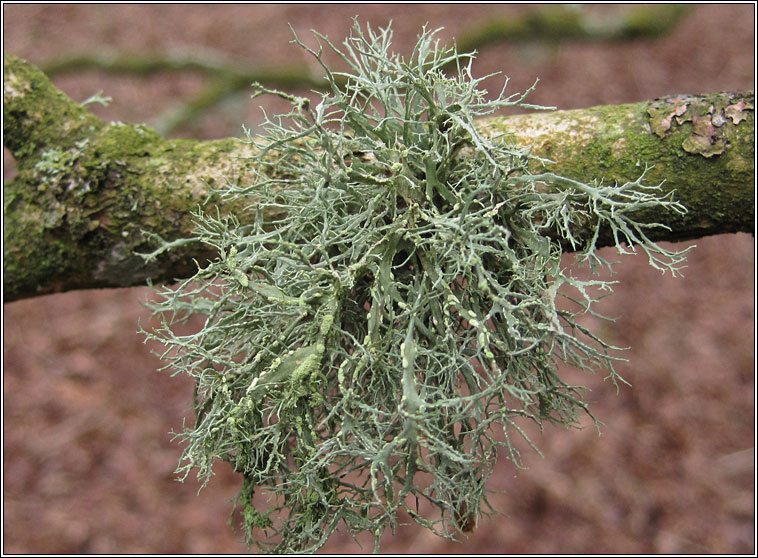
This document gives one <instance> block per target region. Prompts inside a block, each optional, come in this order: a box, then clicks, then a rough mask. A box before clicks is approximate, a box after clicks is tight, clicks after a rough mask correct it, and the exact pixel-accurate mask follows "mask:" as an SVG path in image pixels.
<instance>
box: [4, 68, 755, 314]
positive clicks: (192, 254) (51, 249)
mask: <svg viewBox="0 0 758 558" xmlns="http://www.w3.org/2000/svg"><path fill="white" fill-rule="evenodd" d="M3 96H4V106H3V113H4V134H5V145H6V147H7V148H8V149H9V150H10V151H11V153H12V154H13V156H14V157H15V158H16V161H17V166H18V175H17V176H16V178H14V179H13V180H12V181H10V182H9V183H7V184H5V188H4V192H3V211H4V218H5V222H4V231H3V235H4V236H3V238H4V243H5V245H4V260H3V270H4V300H5V302H8V301H13V300H18V299H21V298H26V297H31V296H38V295H42V294H47V293H53V292H62V291H67V290H73V289H83V288H108V287H127V286H133V285H144V284H145V283H146V281H148V280H150V281H153V282H160V281H170V280H172V279H174V278H180V277H186V276H187V275H188V274H191V273H193V272H194V270H195V269H196V267H195V263H194V261H193V258H195V259H197V260H198V261H202V260H203V259H204V258H207V257H213V256H214V255H213V254H209V253H207V252H203V251H202V249H201V247H198V246H192V245H187V246H184V247H182V248H180V249H177V250H174V251H171V252H169V253H166V254H164V255H162V256H161V257H159V258H157V259H156V260H155V261H154V262H152V263H151V264H149V265H145V264H144V262H143V260H142V258H140V257H139V256H136V255H135V253H137V252H142V253H144V252H150V251H152V250H153V249H154V248H155V246H154V245H151V242H150V240H149V238H150V237H149V236H145V233H149V235H150V234H152V235H157V236H160V237H161V238H163V239H165V240H173V239H177V238H182V237H186V236H188V235H189V233H190V231H191V229H192V226H193V224H192V212H193V211H194V210H195V209H197V207H198V205H200V204H204V205H205V210H206V211H207V210H215V209H214V208H215V207H216V206H215V203H214V199H213V197H212V195H211V192H212V189H213V187H214V186H217V185H219V184H222V183H224V182H225V181H231V182H234V183H242V182H247V181H249V180H251V175H250V170H251V169H250V163H249V160H248V159H246V158H247V157H250V156H251V155H252V154H253V152H252V151H251V148H250V146H249V145H247V144H245V143H244V142H242V141H239V140H236V139H226V140H218V141H193V140H166V139H164V138H163V137H161V136H160V135H158V134H157V133H156V132H154V131H152V130H150V129H148V128H146V127H144V126H140V125H131V124H123V123H120V122H116V123H113V122H111V123H107V122H105V121H103V120H102V119H100V118H98V117H96V116H94V115H93V114H91V113H90V112H89V111H87V110H86V109H85V108H84V107H82V105H80V104H78V103H76V102H74V101H72V100H71V99H69V98H68V97H66V96H65V95H64V94H63V93H61V92H60V91H59V90H57V89H56V88H55V87H54V85H53V84H52V83H51V82H50V80H49V79H48V78H47V77H46V76H45V75H44V74H43V73H42V72H41V71H39V70H38V69H37V68H35V67H34V66H32V65H31V64H28V63H27V62H25V61H23V60H20V59H18V58H15V57H13V56H10V55H7V54H6V55H5V57H4V92H3ZM754 115H755V111H754V94H753V92H748V93H715V94H711V95H703V96H677V97H667V98H664V99H658V100H655V101H652V102H642V103H635V104H629V105H618V106H601V107H594V108H590V109H580V110H573V111H556V112H550V113H540V114H529V115H519V116H511V117H499V118H493V119H488V120H483V121H482V122H481V127H482V130H483V131H484V132H485V133H492V134H503V133H505V134H506V136H505V137H504V139H503V141H513V142H516V143H518V144H520V145H524V146H527V145H531V146H533V153H534V154H535V155H539V156H540V157H544V158H548V159H550V160H551V161H554V162H551V163H549V164H547V165H546V166H547V168H548V169H549V170H551V171H553V172H556V173H559V174H563V175H565V176H569V177H573V178H577V179H582V180H585V181H588V180H592V179H593V178H602V179H604V180H607V181H630V180H635V179H636V178H638V177H639V175H640V174H641V172H642V170H643V168H644V165H648V166H652V167H653V168H652V169H651V170H650V172H649V174H648V181H649V182H650V183H657V182H661V181H663V180H665V181H666V182H665V184H664V188H665V189H667V190H671V189H675V190H676V192H677V193H676V198H677V199H678V200H679V201H681V202H682V203H683V204H684V205H685V206H687V207H688V208H689V210H690V211H689V213H688V214H687V215H685V216H678V215H674V214H665V215H661V214H651V215H645V216H644V219H645V220H646V221H648V222H662V223H665V224H666V225H667V226H669V227H670V229H671V230H670V231H665V230H661V231H658V232H656V231H651V232H653V233H656V235H657V236H653V235H652V234H651V237H653V238H657V239H664V240H682V239H689V238H695V237H700V236H706V235H711V234H720V233H730V232H740V231H741V232H753V231H754V215H755V207H754V206H755V202H754V190H753V185H754V129H755V116H754ZM537 164H538V163H536V162H535V169H534V170H535V171H541V170H544V169H537V168H536V165H537ZM219 209H220V210H222V211H224V212H230V211H234V210H235V208H234V207H232V206H229V205H225V206H224V207H222V208H219Z"/></svg>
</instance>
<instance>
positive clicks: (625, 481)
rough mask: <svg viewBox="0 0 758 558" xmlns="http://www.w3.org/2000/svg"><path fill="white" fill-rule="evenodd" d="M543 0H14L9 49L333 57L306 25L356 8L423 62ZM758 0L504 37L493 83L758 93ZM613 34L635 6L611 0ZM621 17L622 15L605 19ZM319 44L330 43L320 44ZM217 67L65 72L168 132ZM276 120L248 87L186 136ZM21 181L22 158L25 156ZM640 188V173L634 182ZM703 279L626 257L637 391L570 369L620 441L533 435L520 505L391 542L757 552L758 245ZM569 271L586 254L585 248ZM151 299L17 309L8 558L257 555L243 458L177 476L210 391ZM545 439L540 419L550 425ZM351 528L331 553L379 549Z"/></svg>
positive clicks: (616, 331)
mask: <svg viewBox="0 0 758 558" xmlns="http://www.w3.org/2000/svg"><path fill="white" fill-rule="evenodd" d="M539 8H540V6H539V5H525V6H519V5H497V4H488V5H477V4H465V5H458V4H440V5H434V4H423V5H402V4H401V5H355V6H350V5H313V4H300V5H287V4H275V5H178V4H174V5H88V4H77V5H33V4H30V5H12V4H5V5H4V7H3V15H4V23H3V32H4V45H3V46H4V48H5V49H6V51H8V52H10V53H12V54H14V55H16V56H20V57H22V58H25V59H27V60H29V61H30V62H33V63H35V64H38V65H45V64H47V63H50V62H52V61H54V60H56V59H58V58H59V57H61V56H63V55H66V54H71V53H78V52H101V51H103V50H105V49H107V50H115V51H123V52H137V53H164V54H165V53H167V52H170V53H184V54H186V53H189V52H198V51H204V52H205V51H212V52H214V53H219V54H222V55H224V56H225V57H226V58H228V59H230V60H234V61H237V62H238V63H242V64H247V65H249V66H250V67H257V66H267V67H270V66H276V65H280V64H299V65H304V64H307V65H310V67H311V68H313V70H314V71H316V68H315V67H314V66H313V63H312V61H310V60H309V59H308V57H307V56H306V55H305V54H304V53H303V52H302V51H301V50H300V49H298V48H297V47H295V46H293V45H291V44H289V41H290V39H291V33H290V30H289V28H288V26H287V24H288V23H291V24H292V26H293V27H294V28H295V30H296V31H297V32H298V34H299V35H300V37H301V38H303V39H305V40H307V41H310V40H311V35H310V34H309V30H310V29H311V28H314V29H317V30H319V31H320V32H322V33H324V34H327V35H329V37H330V38H332V39H333V40H334V41H335V42H336V41H340V40H341V39H342V37H344V36H345V34H346V33H347V32H348V30H349V27H350V25H351V17H352V16H353V15H356V14H358V15H360V17H361V21H362V22H365V21H369V22H371V24H372V25H373V26H383V25H385V24H386V23H387V22H388V21H389V20H390V19H392V20H393V28H394V29H395V45H396V48H397V50H399V51H403V52H407V49H409V48H410V47H411V46H412V45H413V43H414V41H415V37H416V35H417V33H418V32H419V30H420V28H421V26H422V25H423V24H424V23H426V22H429V24H430V26H431V27H435V28H436V27H440V26H444V27H445V30H444V31H443V32H442V33H441V37H442V38H443V39H444V40H450V39H452V38H453V37H458V36H460V34H462V33H463V32H464V31H466V30H469V29H472V28H475V27H476V26H477V25H478V24H481V23H486V22H488V21H490V20H492V19H494V18H501V17H504V18H512V19H516V18H518V17H521V16H522V15H523V14H525V13H527V12H529V11H534V10H537V9H539ZM754 8H755V6H754V5H753V4H731V5H730V4H725V5H708V4H699V5H693V6H692V7H691V10H690V11H689V13H688V14H687V15H686V16H685V17H684V18H683V19H682V20H681V21H680V22H679V23H678V24H677V25H676V26H675V27H674V28H673V29H672V30H671V31H670V32H668V33H667V34H665V36H663V37H660V38H639V39H635V40H627V41H623V42H596V41H565V42H543V41H520V42H518V43H510V44H501V45H493V46H488V47H487V48H485V49H483V52H482V54H481V55H480V57H479V58H478V63H476V64H475V66H474V69H475V72H476V73H478V74H479V75H483V74H485V73H489V72H492V71H503V72H504V73H505V74H507V75H509V76H510V77H511V78H512V79H511V88H512V91H514V92H515V91H521V90H523V89H525V88H526V87H528V86H529V85H531V84H532V82H533V81H534V79H535V78H537V77H539V78H540V85H539V86H538V88H537V91H536V92H535V93H534V95H533V96H532V97H531V101H532V102H535V103H541V104H547V105H556V106H557V107H558V108H562V109H567V108H579V107H588V106H592V105H597V104H609V103H613V104H615V103H624V102H635V101H641V100H648V99H653V98H655V97H657V96H662V95H668V94H676V93H705V92H712V91H719V90H744V89H753V88H754V67H755V66H754V64H755V61H754V56H753V53H754V46H755V37H754V21H755V15H754ZM578 9H581V10H584V12H585V13H584V14H583V16H587V17H593V18H596V19H597V21H605V22H606V23H611V24H612V22H613V21H614V18H616V19H617V18H619V17H621V16H622V15H623V13H624V10H626V9H629V7H628V6H621V5H614V6H601V5H588V6H584V7H582V8H578ZM603 18H605V19H603ZM310 44H312V42H310ZM207 79H208V78H207V77H206V76H203V75H202V74H198V73H195V72H190V71H187V72H172V73H161V74H157V75H151V76H147V77H136V76H132V75H124V74H106V73H103V72H100V71H96V70H82V71H77V72H73V73H65V74H60V75H58V76H57V77H55V79H54V81H55V83H56V84H57V85H58V86H59V87H60V88H61V89H62V90H63V91H65V92H66V93H67V94H69V95H70V96H72V97H73V98H74V99H76V100H80V101H81V100H83V99H86V98H87V97H89V96H90V95H92V94H94V93H95V92H97V91H99V90H103V91H104V94H105V95H107V96H111V97H113V102H112V103H111V105H110V106H108V107H107V108H104V107H101V106H99V105H93V106H92V107H93V108H92V110H93V111H94V112H96V113H97V114H100V115H101V116H103V117H104V118H107V119H110V120H121V121H125V122H148V123H149V122H150V121H151V119H153V118H155V117H156V116H158V115H160V114H162V113H164V112H165V111H167V110H170V109H172V108H175V107H176V106H177V103H178V102H179V101H180V100H182V99H188V98H191V97H192V96H193V95H196V94H197V93H198V92H200V91H202V89H203V87H204V86H205V85H206V84H207ZM259 121H260V109H259V108H258V105H257V100H256V102H251V101H250V100H249V94H248V93H243V94H240V95H237V96H234V97H231V98H228V99H226V100H225V101H224V102H223V103H222V104H221V105H220V106H218V107H216V108H215V109H214V110H212V111H210V112H208V113H207V114H206V115H205V116H203V117H202V118H201V119H199V120H198V121H197V122H195V123H194V124H192V125H189V126H185V127H183V128H181V129H178V130H176V131H175V132H174V133H173V135H174V136H184V137H196V138H214V137H227V136H240V135H241V124H242V123H245V124H247V125H248V126H253V127H254V126H255V125H256V123H258V122H259ZM5 159H6V163H8V164H6V171H5V176H6V178H7V177H8V176H10V175H12V172H13V170H12V160H10V161H9V159H8V156H7V154H6V157H5ZM630 178H636V177H630ZM696 244H697V245H698V247H697V249H696V250H694V251H693V252H692V255H691V256H690V259H689V267H688V268H687V269H686V270H685V277H684V278H677V279H672V278H670V277H661V275H660V274H659V273H658V272H655V271H654V270H652V269H650V268H648V266H647V262H646V260H645V258H644V257H626V258H623V261H622V263H621V264H620V265H619V266H617V275H616V276H615V279H617V280H619V281H620V284H619V285H617V287H616V288H615V294H614V296H612V297H610V298H609V299H606V300H605V301H604V303H603V305H602V310H603V311H604V313H606V314H607V315H610V316H616V317H618V320H617V321H616V322H615V323H612V324H596V326H597V327H601V329H602V333H603V334H604V335H605V337H606V338H607V339H608V340H610V341H611V342H613V343H614V344H616V345H621V346H630V347H631V350H629V351H627V352H625V354H624V356H625V357H626V358H628V359H629V362H628V363H623V364H622V365H621V366H620V367H619V371H620V372H621V373H622V375H623V376H624V377H625V378H626V379H627V380H629V381H630V382H631V384H632V387H631V388H630V387H622V389H621V390H620V392H619V393H618V394H616V391H615V389H614V387H613V386H612V385H611V384H609V383H608V382H603V380H602V376H603V374H602V373H601V374H598V375H597V376H585V375H578V374H576V373H575V372H572V371H566V374H567V375H568V376H569V377H570V378H571V379H572V380H573V381H575V382H577V383H581V384H584V385H587V386H588V387H590V388H591V389H592V391H591V393H590V394H589V395H588V397H589V399H590V400H591V402H592V409H593V411H594V413H595V414H596V416H597V417H598V418H599V419H600V420H602V421H603V422H604V423H605V427H604V428H603V429H602V436H598V433H597V431H596V430H595V429H594V428H592V427H591V426H588V428H585V429H582V430H572V431H566V430H561V429H558V428H551V427H548V428H546V430H545V432H544V433H539V432H534V433H533V434H534V438H533V439H534V441H535V442H536V444H537V445H538V446H539V447H540V449H541V450H542V452H543V454H544V458H541V457H540V456H539V455H537V454H536V453H534V452H531V451H530V450H526V449H525V452H524V457H525V460H526V465H527V466H528V469H526V470H521V471H516V470H515V469H514V467H513V466H512V465H511V464H509V463H506V462H505V461H504V462H503V463H501V464H499V466H498V469H497V471H496V473H495V475H493V477H492V478H491V480H490V486H491V488H493V489H496V490H498V491H500V493H498V494H496V495H493V496H492V498H491V501H492V504H493V506H494V507H495V508H496V509H497V510H498V511H500V512H502V515H500V516H494V517H492V518H489V519H483V520H482V521H480V523H479V525H478V527H477V528H476V529H475V530H474V531H473V532H472V533H471V534H470V537H469V539H468V540H466V541H465V543H464V544H456V543H451V542H448V541H444V540H441V539H438V538H436V537H434V536H433V535H431V534H429V533H426V532H424V531H422V530H419V529H418V528H416V527H402V528H399V529H398V530H397V532H396V533H394V534H392V533H388V534H387V535H386V536H385V538H384V545H383V547H382V551H383V552H388V553H389V552H391V553H508V554H517V553H548V554H561V553H600V554H614V553H754V552H755V529H754V527H755V526H754V520H755V497H754V496H755V491H754V490H755V485H754V480H755V475H754V455H755V452H754V442H755V430H754V427H755V414H754V408H755V407H754V369H755V360H754V356H755V355H754V341H755V331H754V281H755V278H754V269H755V268H754V266H755V262H754V254H755V248H754V239H753V238H752V237H751V236H750V235H744V234H743V235H724V236H719V237H711V238H705V239H700V240H698V241H696ZM567 263H568V260H567ZM146 296H148V290H147V289H140V288H135V289H125V290H111V291H102V292H101V291H84V292H72V293H66V294H61V295H55V296H46V297H41V298H38V299H33V300H26V301H20V302H15V303H12V304H6V305H4V316H3V338H4V352H3V355H4V370H3V373H4V383H3V388H4V391H3V435H4V439H3V450H4V455H3V458H4V461H3V467H4V478H3V528H4V539H3V551H4V552H5V553H203V554H205V553H211V554H213V553H234V552H245V551H246V548H245V546H244V545H243V544H242V543H241V542H240V540H241V534H239V533H235V532H234V531H233V530H232V529H231V527H230V526H229V525H228V524H227V521H228V516H229V512H230V510H231V505H230V503H229V500H230V499H231V498H233V497H234V496H235V495H236V493H237V490H238V488H239V482H240V479H239V478H238V477H237V476H236V475H234V474H233V473H232V472H231V471H230V470H229V468H228V467H227V466H225V464H223V463H221V464H219V465H218V467H217V475H216V477H215V478H214V479H213V480H212V481H211V483H210V485H209V486H208V487H207V488H206V489H205V490H203V491H202V492H200V494H199V495H198V494H197V490H198V485H197V483H196V482H195V481H194V479H188V481H187V482H185V483H183V484H181V483H177V482H175V475H174V473H173V471H174V468H175V466H176V463H177V460H178V458H179V456H180V453H181V449H182V448H181V446H179V445H178V444H176V443H172V442H171V435H170V434H169V431H171V430H172V429H175V430H180V429H181V425H182V419H183V417H185V416H189V409H190V405H191V400H192V399H191V398H192V385H191V382H190V381H189V380H188V379H187V378H184V377H174V378H172V377H170V373H169V372H156V369H157V368H158V367H159V366H160V362H159V361H158V360H157V359H156V358H155V357H154V356H153V355H152V354H151V347H149V346H146V345H144V344H143V343H142V339H141V337H140V336H139V335H137V333H136V331H137V328H138V321H141V322H142V324H143V325H144V326H145V327H147V326H149V324H150V317H149V314H148V312H147V311H146V310H145V309H144V308H143V307H142V306H141V304H140V302H141V301H143V300H144V299H145V297H146ZM530 432H531V431H530ZM370 550H371V546H370V544H369V545H368V546H365V545H364V546H363V547H360V546H358V545H357V543H356V542H354V541H352V540H351V539H350V538H349V537H347V536H346V535H341V534H338V535H335V537H334V538H333V539H332V540H331V541H330V542H329V543H328V545H327V546H326V547H325V548H324V551H325V552H335V553H339V552H366V551H370Z"/></svg>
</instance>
